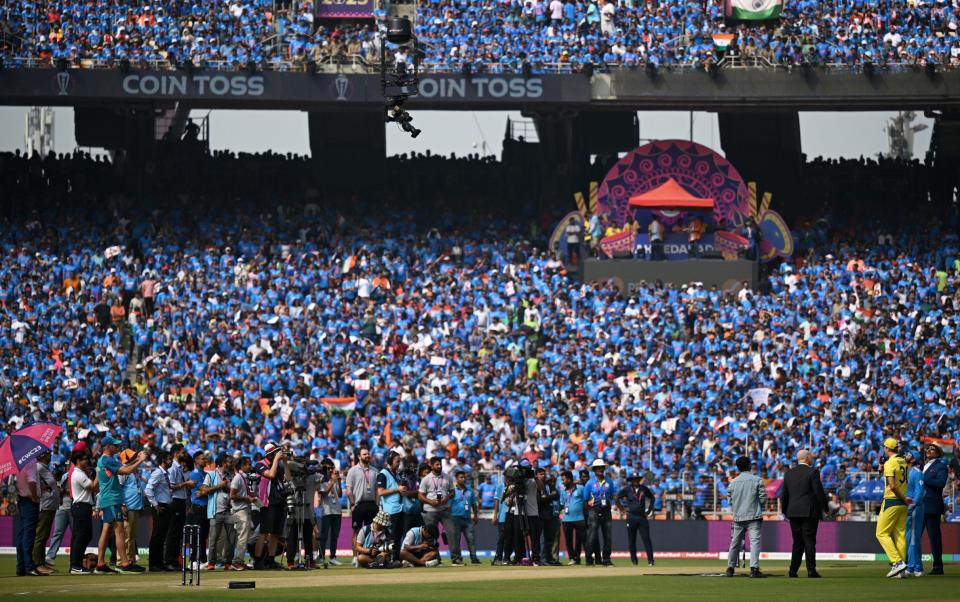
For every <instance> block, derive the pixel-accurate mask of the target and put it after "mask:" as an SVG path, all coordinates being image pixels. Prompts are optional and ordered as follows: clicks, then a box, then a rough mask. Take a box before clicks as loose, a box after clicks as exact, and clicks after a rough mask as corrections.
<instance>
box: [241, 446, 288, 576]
mask: <svg viewBox="0 0 960 602" xmlns="http://www.w3.org/2000/svg"><path fill="white" fill-rule="evenodd" d="M263 451H264V457H263V459H262V460H261V461H260V462H258V463H257V466H256V468H255V471H256V473H257V474H258V475H260V486H259V488H258V493H259V498H260V501H261V502H265V505H264V507H263V508H261V509H260V537H258V538H257V547H256V557H255V558H254V564H253V567H254V568H255V569H272V570H276V569H279V568H280V566H279V565H277V562H276V560H275V559H274V557H275V556H276V555H277V543H278V542H279V539H280V537H281V536H282V535H283V532H284V525H285V523H286V520H287V492H286V487H285V486H284V483H283V481H284V473H285V467H284V466H283V459H284V458H285V457H286V454H287V451H286V449H285V448H284V447H282V446H280V445H277V444H276V443H274V442H273V441H271V442H269V443H267V445H266V446H265V447H264V448H263ZM240 544H241V542H240V541H238V542H237V545H238V546H239V545H240Z"/></svg>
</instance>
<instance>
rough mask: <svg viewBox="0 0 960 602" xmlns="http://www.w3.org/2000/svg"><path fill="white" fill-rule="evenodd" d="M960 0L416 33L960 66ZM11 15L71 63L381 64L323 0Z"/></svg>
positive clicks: (650, 10)
mask: <svg viewBox="0 0 960 602" xmlns="http://www.w3.org/2000/svg"><path fill="white" fill-rule="evenodd" d="M957 7H958V0H916V1H909V2H905V1H902V0H897V1H893V2H871V1H868V0H833V1H830V2H818V1H815V0H798V1H796V2H785V3H784V7H783V13H782V16H781V18H780V19H778V20H775V21H766V22H732V21H728V20H726V19H725V18H724V14H723V2H722V1H721V0H709V1H708V2H706V3H705V4H698V3H690V2H681V1H679V0H646V1H641V0H617V1H613V0H596V1H593V0H497V1H496V2H480V1H479V0H424V1H423V2H420V3H418V6H417V17H416V34H417V36H418V38H419V40H420V42H421V47H422V49H423V50H424V52H425V56H424V59H423V64H424V65H425V67H426V68H428V69H431V70H436V71H456V72H459V71H461V70H462V69H464V67H465V66H467V65H469V67H470V68H471V69H472V70H473V71H474V72H482V71H490V72H520V71H522V70H524V69H525V68H528V69H529V70H530V71H531V72H534V73H536V72H544V71H560V72H569V71H571V70H579V69H581V68H582V67H583V65H585V64H587V63H590V64H592V65H595V66H598V67H616V66H624V67H636V66H640V65H644V64H648V63H649V64H654V65H663V66H671V65H704V64H708V63H710V62H712V61H716V60H718V58H720V55H721V54H724V55H736V56H739V57H742V58H743V59H745V61H746V63H747V64H751V65H776V64H786V65H796V64H800V63H804V62H806V63H811V64H830V65H846V66H854V65H862V64H865V63H868V62H869V63H873V64H875V65H887V64H890V65H926V64H928V63H932V64H936V65H952V66H955V65H957V64H958V63H960V40H958V31H957V24H958V23H957V12H958V11H957ZM274 10H276V11H277V12H276V14H274ZM385 14H386V13H385V11H383V10H382V9H378V10H377V11H375V16H376V18H382V16H383V15H385ZM0 23H2V24H3V25H2V29H0V40H2V41H3V45H4V47H3V48H2V57H3V60H4V62H5V63H6V64H9V65H14V66H16V65H21V64H26V63H27V62H29V61H39V62H41V63H43V64H58V62H59V61H60V59H65V60H66V61H68V62H70V63H76V64H80V63H81V62H82V61H83V60H90V59H92V60H98V61H111V60H114V61H117V60H121V59H128V60H130V61H131V62H133V64H140V63H139V62H140V61H142V60H146V61H159V62H161V63H163V64H165V65H167V66H175V65H176V64H179V63H182V62H183V61H185V60H186V59H188V58H189V59H190V60H191V61H192V63H193V64H194V65H201V64H208V65H209V66H212V67H218V68H227V69H232V68H242V67H244V66H246V65H247V64H248V62H250V61H253V62H255V63H258V64H261V65H265V66H269V67H271V68H274V69H281V70H282V69H289V68H293V67H303V66H305V65H306V64H307V63H308V62H311V61H314V62H316V63H320V62H323V61H325V60H327V59H338V58H344V57H358V58H361V59H363V60H365V61H367V62H368V63H373V62H376V61H377V60H379V59H378V52H379V45H378V44H379V42H378V40H377V36H376V31H377V27H376V26H375V24H374V22H373V21H372V20H365V21H360V20H342V19H337V20H330V19H318V18H316V17H315V14H314V8H313V2H311V1H310V0H303V1H300V2H274V0H230V1H228V2H212V1H210V0H194V1H193V2H190V3H180V2H170V1H169V0H148V1H144V0H138V1H137V2H131V1H120V2H104V1H102V0H100V1H97V2H86V3H79V2H71V1H68V0H43V1H37V2H17V1H12V0H5V1H3V2H0ZM726 33H729V34H733V35H734V40H733V42H732V44H731V46H730V47H729V48H727V49H726V50H725V51H720V50H719V49H718V48H717V47H716V46H715V43H714V40H713V34H726ZM401 58H402V59H408V58H409V57H406V55H404V56H403V57H401ZM525 65H526V66H528V67H525Z"/></svg>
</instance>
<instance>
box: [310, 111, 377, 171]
mask: <svg viewBox="0 0 960 602" xmlns="http://www.w3.org/2000/svg"><path fill="white" fill-rule="evenodd" d="M384 126H385V124H384V121H383V112H382V111H381V110H379V109H375V110H366V111H338V112H332V111H310V116H309V128H310V153H311V155H312V157H313V160H314V162H315V163H316V164H317V168H318V169H319V170H320V171H322V172H323V173H325V174H337V175H338V176H340V177H343V176H348V177H353V176H361V175H363V174H364V173H365V172H369V170H370V169H379V168H380V166H381V165H382V164H383V161H384V160H385V159H386V157H387V133H386V129H385V127H384Z"/></svg>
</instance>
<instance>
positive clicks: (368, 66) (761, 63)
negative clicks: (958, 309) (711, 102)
mask: <svg viewBox="0 0 960 602" xmlns="http://www.w3.org/2000/svg"><path fill="white" fill-rule="evenodd" d="M273 37H275V36H273ZM283 55H284V56H283V57H282V58H277V57H274V58H271V59H269V60H267V61H263V62H259V63H254V64H252V65H251V64H250V63H244V62H240V61H227V60H205V61H203V62H202V63H201V64H200V65H194V67H193V68H194V69H196V70H203V69H213V70H218V71H244V70H249V69H251V68H252V69H253V70H255V71H289V72H318V73H339V72H352V73H370V74H373V73H378V72H379V68H380V67H379V64H377V63H374V62H372V61H368V60H367V59H366V58H365V57H364V56H363V55H360V54H341V55H328V54H318V55H314V56H306V55H297V56H294V57H290V56H289V55H288V54H287V52H283ZM4 64H5V67H6V68H18V67H19V68H41V69H43V68H49V69H64V68H70V69H118V68H119V69H131V70H133V69H153V70H159V71H173V70H177V69H185V68H186V67H184V65H183V64H179V65H178V64H176V63H173V62H171V61H169V60H167V59H141V58H135V59H91V58H79V59H70V60H66V61H64V60H62V59H53V58H39V57H33V56H25V57H24V56H8V57H6V58H5V59H4ZM714 64H715V65H716V66H717V68H718V69H720V70H725V69H758V70H760V69H767V70H769V69H786V70H794V69H808V70H827V71H835V72H842V71H848V72H850V73H864V72H866V71H868V70H873V71H874V72H875V73H878V74H883V73H898V72H904V71H920V70H924V69H927V68H928V67H927V66H926V64H917V63H871V64H870V66H866V65H864V64H854V65H849V64H846V63H817V64H813V63H806V64H801V63H775V62H772V61H770V60H769V59H767V58H765V57H760V56H754V57H743V56H727V57H724V58H722V59H721V60H720V61H717V62H716V63H714ZM708 66H709V63H704V62H696V63H694V62H688V63H676V64H669V65H656V66H654V67H648V66H647V63H644V62H637V63H634V64H623V63H600V64H590V67H589V69H592V72H593V73H612V72H618V71H644V70H648V69H649V72H653V73H690V72H695V71H705V70H708ZM932 68H933V69H935V70H937V71H956V70H957V69H958V68H960V66H958V65H949V64H939V63H938V64H933V67H932ZM587 69H588V68H587V67H586V66H585V65H583V64H579V63H570V62H554V63H536V64H532V65H530V68H529V71H528V73H525V72H524V67H523V65H520V64H517V65H509V64H507V65H504V64H500V63H490V64H487V65H480V66H478V67H472V68H471V72H470V75H473V76H482V75H484V74H494V75H501V74H511V75H520V74H524V75H527V74H529V75H567V74H584V72H585V71H587ZM420 72H421V73H427V74H463V73H465V72H464V70H463V67H462V66H461V65H457V64H445V63H444V64H430V63H425V64H421V65H420Z"/></svg>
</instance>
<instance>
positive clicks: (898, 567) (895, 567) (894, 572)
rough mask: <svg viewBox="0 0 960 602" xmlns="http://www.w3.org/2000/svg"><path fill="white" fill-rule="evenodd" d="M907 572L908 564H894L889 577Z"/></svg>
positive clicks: (901, 562)
mask: <svg viewBox="0 0 960 602" xmlns="http://www.w3.org/2000/svg"><path fill="white" fill-rule="evenodd" d="M905 570H907V563H906V562H904V561H902V560H900V561H899V562H897V563H896V564H894V565H893V566H892V567H890V572H889V573H887V577H895V576H897V575H899V574H900V573H902V572H903V571H905Z"/></svg>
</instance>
